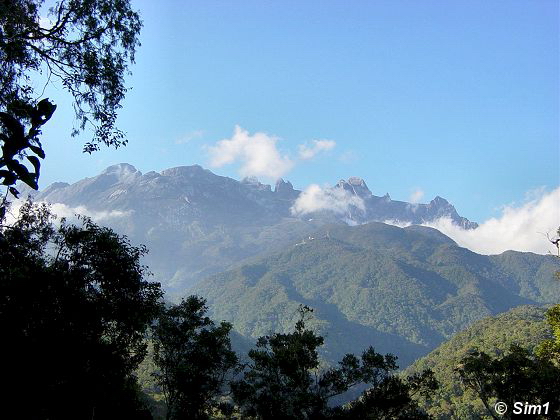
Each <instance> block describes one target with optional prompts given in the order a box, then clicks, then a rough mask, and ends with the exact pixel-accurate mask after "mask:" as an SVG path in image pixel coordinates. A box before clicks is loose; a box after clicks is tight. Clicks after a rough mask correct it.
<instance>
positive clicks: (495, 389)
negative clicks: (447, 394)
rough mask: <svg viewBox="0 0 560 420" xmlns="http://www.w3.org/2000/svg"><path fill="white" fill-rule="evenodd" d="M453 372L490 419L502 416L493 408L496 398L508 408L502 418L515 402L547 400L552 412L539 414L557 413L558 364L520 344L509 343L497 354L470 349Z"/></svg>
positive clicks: (559, 408) (552, 415) (508, 415)
mask: <svg viewBox="0 0 560 420" xmlns="http://www.w3.org/2000/svg"><path fill="white" fill-rule="evenodd" d="M456 372H457V373H458V375H459V377H460V379H461V382H462V384H463V386H465V387H467V388H469V389H471V390H472V391H474V392H475V394H476V395H477V396H478V398H480V400H481V401H482V403H483V405H484V407H485V408H486V411H487V414H488V415H489V416H490V417H492V418H494V419H498V418H503V417H502V416H500V415H498V414H497V413H496V411H495V409H494V403H495V402H496V401H501V402H504V403H506V404H507V407H509V408H510V410H508V412H507V413H506V414H505V415H504V416H505V418H511V414H512V409H513V407H514V403H515V402H522V403H525V402H528V403H529V404H532V405H536V404H546V403H550V407H551V408H552V410H553V412H548V414H547V415H543V416H542V417H540V416H539V418H556V417H557V416H560V398H559V396H558V389H559V387H560V368H558V367H557V366H554V364H553V363H552V362H550V361H549V360H547V359H542V358H538V357H535V356H533V355H532V354H531V353H530V352H529V351H527V350H526V349H523V348H522V347H519V346H516V345H513V346H511V348H510V350H509V352H508V353H507V354H505V355H503V356H501V357H497V358H493V357H492V356H490V355H488V354H486V353H484V352H479V351H472V352H471V354H469V355H468V356H466V357H465V358H464V359H463V360H462V362H461V363H460V364H459V365H458V367H457V369H456ZM543 414H544V413H543Z"/></svg>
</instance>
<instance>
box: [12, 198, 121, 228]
mask: <svg viewBox="0 0 560 420" xmlns="http://www.w3.org/2000/svg"><path fill="white" fill-rule="evenodd" d="M23 203H24V202H23V201H21V200H15V201H14V202H12V204H11V206H10V211H9V212H8V214H7V215H6V224H7V225H11V224H13V223H14V222H15V221H16V220H17V218H18V217H19V211H20V208H21V206H22V205H23ZM34 204H37V205H39V204H44V203H43V202H40V201H38V202H35V203H34ZM46 204H48V205H49V208H50V210H51V213H52V214H54V215H56V216H57V219H58V220H60V219H61V218H63V217H64V218H65V219H66V220H67V221H69V222H70V223H77V222H78V217H77V216H78V215H80V216H87V217H89V218H91V219H92V220H93V221H94V222H96V223H100V224H102V223H106V222H111V221H115V220H118V219H121V218H123V217H127V216H130V214H131V213H132V210H128V211H121V210H111V211H95V210H90V209H88V208H87V207H85V206H77V207H70V206H67V205H66V204H62V203H46ZM57 223H58V222H57Z"/></svg>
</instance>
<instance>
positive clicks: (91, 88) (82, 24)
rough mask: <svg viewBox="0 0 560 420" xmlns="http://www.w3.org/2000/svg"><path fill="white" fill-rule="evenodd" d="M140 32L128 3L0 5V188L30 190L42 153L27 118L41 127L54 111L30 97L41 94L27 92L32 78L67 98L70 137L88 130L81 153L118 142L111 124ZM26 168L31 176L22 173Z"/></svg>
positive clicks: (63, 0)
mask: <svg viewBox="0 0 560 420" xmlns="http://www.w3.org/2000/svg"><path fill="white" fill-rule="evenodd" d="M42 7H43V9H42ZM141 27H142V23H141V21H140V17H139V15H138V13H137V12H135V11H133V10H132V8H131V6H130V1H129V0H58V1H56V2H54V3H53V5H52V7H51V8H50V9H48V10H46V9H45V7H44V6H43V0H3V1H1V2H0V123H1V124H0V134H1V136H0V141H2V145H3V147H2V157H1V158H2V160H0V169H1V170H2V172H0V182H2V183H3V184H4V185H8V186H12V185H13V184H12V182H11V181H12V180H13V179H14V177H15V178H16V179H20V180H22V181H23V182H25V183H27V184H28V185H29V186H31V187H33V188H36V187H35V184H36V182H37V179H38V177H39V163H38V162H39V161H38V158H44V152H43V151H42V148H41V144H40V143H39V141H38V139H37V136H36V135H37V134H38V132H37V131H36V130H37V125H36V124H35V125H34V118H35V117H36V116H37V115H40V116H41V117H42V118H43V119H44V120H43V121H42V123H44V122H45V121H46V120H48V118H50V116H51V115H52V112H53V111H54V105H52V104H50V102H48V101H46V102H45V100H43V101H39V100H38V99H37V98H41V96H42V95H43V91H44V88H43V87H42V86H40V87H39V88H36V87H35V86H36V85H37V76H38V75H40V74H43V78H44V79H45V80H46V83H49V82H51V81H58V82H60V83H61V84H62V87H63V88H64V89H65V90H67V91H68V92H69V93H70V94H71V95H72V97H73V108H74V111H75V115H76V121H77V125H76V126H75V127H74V129H73V132H72V134H73V135H76V134H78V133H80V132H81V131H83V130H84V129H86V127H87V126H91V128H92V130H93V137H92V138H91V140H89V141H88V142H87V143H86V144H85V146H84V151H85V152H89V153H91V152H93V151H95V150H97V149H99V145H100V144H105V145H107V146H114V147H119V146H120V145H123V144H125V143H126V139H125V137H124V134H123V132H122V131H120V130H119V129H118V128H116V125H115V123H116V119H117V110H118V109H119V108H120V107H121V103H122V101H123V99H124V97H125V93H126V90H127V89H126V87H125V84H124V76H125V74H127V72H128V65H129V63H133V62H134V54H135V51H136V47H137V46H138V45H139V40H138V35H139V33H140V29H141ZM47 115H48V118H45V117H46V116H47ZM37 121H38V120H35V122H37ZM16 122H17V123H16ZM34 130H35V133H33V132H34ZM26 131H29V134H27V135H25V134H24V132H26ZM14 150H15V151H16V153H15V154H13V153H12V151H14ZM25 158H27V159H25ZM15 162H17V163H18V164H19V166H18V165H17V164H16V163H15ZM29 163H30V164H31V165H32V167H33V171H31V170H25V169H24V168H26V166H25V165H24V164H29ZM33 181H34V182H33ZM12 192H13V191H12Z"/></svg>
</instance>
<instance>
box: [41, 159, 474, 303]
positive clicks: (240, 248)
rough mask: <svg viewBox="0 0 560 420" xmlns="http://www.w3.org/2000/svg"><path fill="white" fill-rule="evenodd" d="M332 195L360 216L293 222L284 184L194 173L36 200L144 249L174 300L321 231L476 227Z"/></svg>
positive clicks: (357, 183) (130, 171)
mask: <svg viewBox="0 0 560 420" xmlns="http://www.w3.org/2000/svg"><path fill="white" fill-rule="evenodd" d="M331 190H332V191H338V192H339V193H342V195H343V196H344V197H350V196H351V197H354V198H355V200H353V201H352V202H354V203H357V202H359V203H361V206H362V207H363V208H362V209H357V208H355V207H352V206H349V207H348V209H347V213H346V214H339V213H336V212H332V211H328V210H325V209H323V210H321V211H316V212H311V213H305V212H304V213H298V214H299V216H298V217H296V216H294V214H292V211H291V208H292V207H293V206H294V203H295V202H296V200H297V199H298V197H300V195H301V194H302V193H301V191H298V190H295V189H294V188H293V186H292V184H291V183H289V182H286V181H283V180H279V181H278V182H277V183H276V186H275V188H274V190H273V189H272V188H271V187H270V186H269V185H264V184H261V183H259V182H258V181H257V180H256V179H244V180H242V181H236V180H234V179H231V178H227V177H222V176H218V175H215V174H213V173H212V172H210V171H209V170H207V169H203V168H202V167H200V166H198V165H194V166H181V167H177V168H171V169H167V170H164V171H162V172H161V173H157V172H153V171H152V172H148V173H145V174H142V173H141V172H140V171H138V170H136V168H134V167H133V166H132V165H129V164H126V163H122V164H119V165H114V166H110V167H109V168H107V169H105V170H104V171H103V172H102V173H101V174H99V175H97V176H95V177H92V178H86V179H83V180H81V181H78V182H76V183H74V184H72V185H69V184H65V183H55V184H52V185H51V186H49V187H48V188H47V189H45V190H44V191H42V192H40V193H39V194H37V195H36V199H37V200H41V201H47V202H50V203H62V204H64V205H66V206H69V207H71V208H72V209H74V210H73V211H76V212H82V213H83V212H85V213H88V214H91V215H92V216H93V217H94V219H97V220H98V221H99V222H100V223H103V224H105V225H109V226H111V227H113V228H115V229H116V230H117V231H118V232H119V233H123V234H127V235H128V236H129V237H130V239H131V240H132V241H133V242H134V243H143V244H145V245H146V246H147V247H148V249H149V250H150V254H149V255H148V257H147V258H146V264H147V265H149V266H150V268H151V270H152V271H153V272H154V274H155V276H156V279H157V280H158V281H160V282H162V284H163V285H164V287H165V288H166V289H167V290H168V291H169V292H171V293H173V292H175V293H176V294H180V293H181V292H182V291H183V290H184V289H185V287H187V286H189V285H192V284H194V283H196V282H197V281H199V280H200V279H202V278H204V277H206V276H208V275H210V274H214V273H217V272H220V271H223V270H225V269H227V268H229V267H231V266H232V265H233V264H235V263H238V262H239V261H240V260H243V259H244V258H248V257H252V256H255V255H259V254H262V253H266V252H269V251H271V250H273V249H279V248H281V247H282V246H285V245H288V244H290V243H293V242H294V241H295V240H301V239H302V238H306V237H308V236H309V235H310V234H311V233H312V232H314V231H316V230H317V229H318V228H319V227H321V226H323V225H325V224H327V223H343V220H347V221H350V222H352V223H362V222H366V221H370V220H381V221H384V220H386V219H392V220H399V221H401V222H405V223H421V222H423V221H431V220H434V219H435V218H438V217H440V216H447V217H451V218H452V219H453V220H455V221H456V223H458V224H460V225H462V226H467V227H474V226H476V224H473V223H472V222H469V221H468V220H466V219H464V218H461V217H460V216H459V215H458V214H457V212H456V211H455V209H454V208H453V206H451V205H450V204H449V203H448V202H447V201H445V200H444V199H441V198H439V197H436V199H434V200H433V201H432V202H431V203H429V204H414V205H413V204H410V203H405V202H400V201H392V200H390V199H389V198H388V197H387V196H386V197H377V196H375V195H373V194H372V193H371V191H370V190H369V189H368V188H367V186H366V184H365V182H364V181H363V180H362V179H360V178H350V179H349V180H348V181H340V182H339V183H338V184H337V185H336V186H335V187H333V188H332V189H331ZM339 196H340V194H339Z"/></svg>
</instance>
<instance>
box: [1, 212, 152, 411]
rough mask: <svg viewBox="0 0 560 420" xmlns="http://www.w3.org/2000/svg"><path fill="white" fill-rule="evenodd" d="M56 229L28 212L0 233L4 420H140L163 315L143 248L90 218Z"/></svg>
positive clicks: (46, 216)
mask: <svg viewBox="0 0 560 420" xmlns="http://www.w3.org/2000/svg"><path fill="white" fill-rule="evenodd" d="M82 222H83V223H82V225H81V226H74V225H69V224H66V223H64V222H62V224H61V225H60V226H59V227H56V226H55V225H54V224H53V216H52V215H51V214H50V212H49V210H48V208H47V207H46V206H39V207H34V206H33V205H32V204H31V203H27V204H25V205H24V206H23V207H22V209H21V210H20V216H19V218H18V220H17V221H16V222H15V224H13V225H12V226H3V227H2V229H1V230H0V330H1V331H2V342H3V345H2V349H3V354H4V359H3V360H4V366H3V370H2V373H3V375H2V381H1V382H2V390H1V395H2V398H3V401H4V404H3V405H2V413H3V414H2V416H3V417H4V418H18V419H27V418H33V419H43V418H44V419H47V418H48V419H92V418H95V419H108V418H118V417H120V418H138V417H139V416H140V415H141V413H142V411H141V410H140V404H139V399H138V386H137V382H136V378H135V376H134V374H133V372H134V370H135V369H136V367H137V366H138V364H139V362H140V361H141V360H142V359H143V358H144V356H145V353H146V344H145V334H146V329H147V328H148V326H149V325H150V324H151V323H152V322H153V320H154V318H156V316H157V315H158V313H159V311H160V309H161V304H160V300H161V296H162V292H161V289H160V285H159V283H153V282H148V281H146V280H145V279H144V277H145V275H146V270H145V268H144V267H143V266H141V265H140V262H139V259H140V257H141V256H142V254H143V253H144V252H145V250H144V248H142V247H134V246H132V245H130V243H129V242H128V240H127V239H126V238H125V237H122V236H119V235H117V234H115V233H114V232H113V231H111V230H110V229H108V228H103V227H99V226H97V225H95V224H94V223H93V222H91V220H89V219H82Z"/></svg>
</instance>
